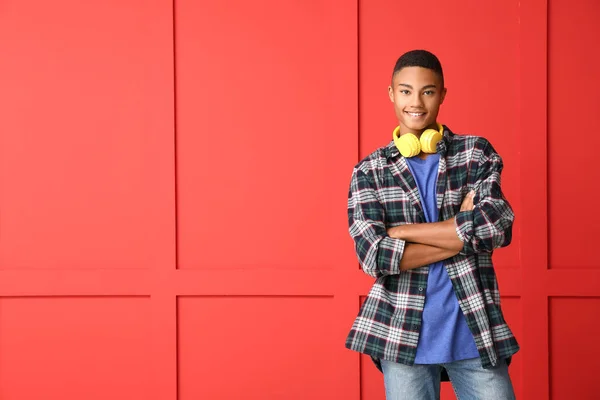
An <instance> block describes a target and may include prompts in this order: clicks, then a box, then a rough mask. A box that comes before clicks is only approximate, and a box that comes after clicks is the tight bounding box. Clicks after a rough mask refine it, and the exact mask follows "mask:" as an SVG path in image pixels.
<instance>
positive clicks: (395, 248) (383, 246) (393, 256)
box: [377, 236, 405, 275]
mask: <svg viewBox="0 0 600 400" xmlns="http://www.w3.org/2000/svg"><path fill="white" fill-rule="evenodd" d="M404 245H405V242H404V240H400V239H395V238H391V237H389V236H386V237H384V238H383V239H381V241H380V242H379V254H378V260H377V261H378V264H379V266H380V267H383V268H384V269H386V270H387V271H388V274H392V275H393V274H399V273H400V260H401V259H402V255H403V253H404ZM386 266H388V268H385V267H386Z"/></svg>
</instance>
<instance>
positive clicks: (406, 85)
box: [398, 83, 437, 90]
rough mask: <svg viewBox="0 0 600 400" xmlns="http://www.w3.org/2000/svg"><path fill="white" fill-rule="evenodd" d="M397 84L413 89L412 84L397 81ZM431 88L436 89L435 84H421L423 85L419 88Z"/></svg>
mask: <svg viewBox="0 0 600 400" xmlns="http://www.w3.org/2000/svg"><path fill="white" fill-rule="evenodd" d="M398 86H403V87H407V88H409V89H413V87H412V86H410V85H409V84H408V83H399V84H398ZM431 88H433V89H436V88H437V86H435V85H425V86H423V87H422V88H421V90H425V89H431Z"/></svg>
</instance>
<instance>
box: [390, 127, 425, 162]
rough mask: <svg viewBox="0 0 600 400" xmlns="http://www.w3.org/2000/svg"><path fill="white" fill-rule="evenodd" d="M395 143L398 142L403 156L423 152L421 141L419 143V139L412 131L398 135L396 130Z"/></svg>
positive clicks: (397, 145)
mask: <svg viewBox="0 0 600 400" xmlns="http://www.w3.org/2000/svg"><path fill="white" fill-rule="evenodd" d="M394 144H396V147H397V148H398V150H399V151H400V154H402V156H403V157H407V158H410V157H414V156H416V155H418V154H419V153H420V152H421V143H419V139H417V137H416V136H415V135H413V134H412V133H407V134H404V135H402V136H399V137H398V136H397V134H396V132H394Z"/></svg>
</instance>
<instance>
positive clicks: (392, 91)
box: [388, 86, 394, 103]
mask: <svg viewBox="0 0 600 400" xmlns="http://www.w3.org/2000/svg"><path fill="white" fill-rule="evenodd" d="M388 96H390V101H391V102H392V103H393V102H394V89H393V88H392V87H391V86H388Z"/></svg>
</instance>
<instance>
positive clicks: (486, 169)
mask: <svg viewBox="0 0 600 400" xmlns="http://www.w3.org/2000/svg"><path fill="white" fill-rule="evenodd" d="M370 165H373V164H370ZM370 165H369V164H367V165H362V168H355V170H354V172H353V175H352V180H351V183H350V193H349V198H348V221H349V226H350V227H349V232H350V236H352V238H353V240H354V244H355V250H356V254H357V257H358V260H359V263H360V265H361V268H362V270H363V271H364V272H365V273H366V274H367V275H369V276H372V277H374V278H379V277H382V276H386V275H393V274H400V273H401V272H402V271H405V270H409V269H414V268H418V267H421V266H425V265H428V264H431V263H433V262H436V261H441V260H445V259H447V258H450V257H453V256H455V255H457V254H459V253H460V254H462V255H472V254H476V253H491V252H493V251H494V249H497V248H500V247H504V246H507V245H509V244H510V242H511V240H512V224H513V220H514V214H513V211H512V208H511V207H510V205H509V203H508V201H506V199H505V198H504V195H503V194H502V190H501V187H500V174H501V171H502V167H503V165H502V159H501V158H500V156H499V155H498V154H497V153H496V152H495V151H494V149H493V148H492V146H491V145H490V144H489V142H488V141H487V140H485V139H482V138H480V140H478V141H477V142H476V143H475V148H474V150H473V159H472V160H471V161H469V170H468V171H464V172H465V176H467V177H468V182H467V183H468V184H469V186H470V187H474V188H477V189H476V191H475V193H474V196H473V197H471V199H469V197H467V198H465V199H464V200H463V202H462V205H461V207H460V210H459V212H458V213H457V214H456V215H455V216H454V217H452V218H449V219H448V220H446V221H443V222H434V223H421V224H408V225H401V226H395V227H389V226H386V221H387V218H386V213H387V212H388V211H389V210H386V209H385V208H384V206H383V204H382V203H381V202H380V200H381V199H380V194H379V193H378V188H379V186H378V185H376V184H375V179H377V178H376V174H375V173H374V171H375V170H374V169H371V168H375V167H371V166H370ZM454 168H458V167H454ZM460 168H462V167H460ZM464 168H467V167H466V166H464ZM461 172H463V171H461ZM467 172H468V173H467ZM470 202H472V203H470Z"/></svg>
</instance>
